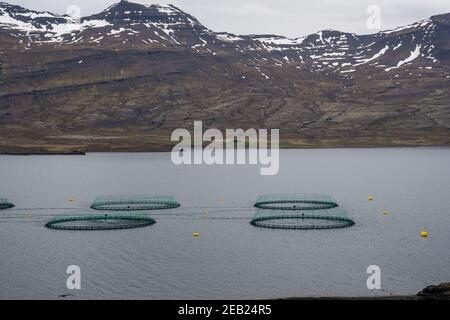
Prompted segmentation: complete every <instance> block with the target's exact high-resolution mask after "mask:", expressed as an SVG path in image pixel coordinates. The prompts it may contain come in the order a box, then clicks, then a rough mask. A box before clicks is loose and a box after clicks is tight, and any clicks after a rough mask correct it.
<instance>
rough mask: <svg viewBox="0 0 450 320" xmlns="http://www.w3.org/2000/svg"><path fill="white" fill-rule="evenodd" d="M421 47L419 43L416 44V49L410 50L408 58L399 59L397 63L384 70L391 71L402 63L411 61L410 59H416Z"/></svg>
mask: <svg viewBox="0 0 450 320" xmlns="http://www.w3.org/2000/svg"><path fill="white" fill-rule="evenodd" d="M421 47H422V46H421V45H417V46H416V49H414V51H411V54H410V55H409V57H408V58H406V59H405V60H401V61H399V62H398V63H397V65H396V66H394V67H390V68H386V69H385V71H391V70H393V69H398V68H400V67H401V66H402V65H404V64H406V63H409V62H412V61H414V60H415V59H417V58H418V57H419V56H420V48H421Z"/></svg>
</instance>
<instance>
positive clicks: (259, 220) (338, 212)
mask: <svg viewBox="0 0 450 320" xmlns="http://www.w3.org/2000/svg"><path fill="white" fill-rule="evenodd" d="M250 223H251V224H252V225H253V226H256V227H261V228H269V229H293V230H310V229H315V230H320V229H339V228H347V227H351V226H353V225H354V224H355V222H354V221H353V220H352V219H350V218H349V217H348V216H347V212H346V210H343V209H340V208H333V209H323V210H304V211H303V210H290V211H288V210H272V209H258V211H257V212H256V214H255V216H254V217H253V218H252V220H251V221H250Z"/></svg>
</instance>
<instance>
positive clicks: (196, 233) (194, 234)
mask: <svg viewBox="0 0 450 320" xmlns="http://www.w3.org/2000/svg"><path fill="white" fill-rule="evenodd" d="M192 236H193V237H195V238H198V237H200V233H198V232H194V233H192Z"/></svg>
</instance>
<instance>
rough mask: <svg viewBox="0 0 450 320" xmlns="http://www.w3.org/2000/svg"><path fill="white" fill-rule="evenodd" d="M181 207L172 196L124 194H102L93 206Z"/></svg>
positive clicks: (121, 208)
mask: <svg viewBox="0 0 450 320" xmlns="http://www.w3.org/2000/svg"><path fill="white" fill-rule="evenodd" d="M178 207H180V203H179V202H178V201H176V200H175V198H174V197H171V196H157V195H153V196H150V195H122V196H101V197H98V198H96V199H95V200H94V202H93V203H92V205H91V208H92V209H94V210H107V211H140V210H162V209H174V208H178Z"/></svg>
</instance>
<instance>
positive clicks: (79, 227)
mask: <svg viewBox="0 0 450 320" xmlns="http://www.w3.org/2000/svg"><path fill="white" fill-rule="evenodd" d="M155 223H156V221H155V220H154V219H152V218H150V217H147V216H142V215H135V216H133V215H115V216H108V215H96V216H72V217H62V218H56V219H53V220H51V221H50V222H48V223H47V224H46V225H45V226H46V227H47V228H49V229H54V230H72V231H98V230H123V229H136V228H143V227H147V226H151V225H153V224H155Z"/></svg>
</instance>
